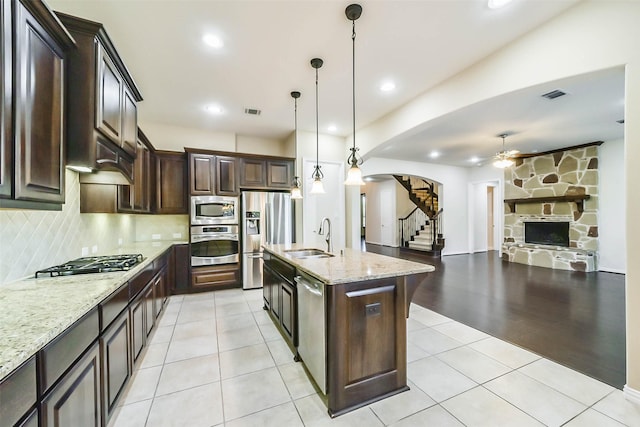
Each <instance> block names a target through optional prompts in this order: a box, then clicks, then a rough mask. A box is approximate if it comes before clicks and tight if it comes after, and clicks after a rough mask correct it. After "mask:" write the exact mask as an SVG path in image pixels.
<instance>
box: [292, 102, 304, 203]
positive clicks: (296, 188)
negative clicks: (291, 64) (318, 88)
mask: <svg viewBox="0 0 640 427" xmlns="http://www.w3.org/2000/svg"><path fill="white" fill-rule="evenodd" d="M291 97H292V98H293V105H294V108H293V111H294V113H293V117H294V119H293V120H294V131H293V139H294V142H293V143H294V152H295V154H294V157H295V160H294V162H295V163H294V167H293V169H294V171H293V174H294V177H293V182H292V183H291V198H292V199H302V190H301V189H300V187H301V186H302V183H301V182H300V178H298V98H300V92H298V91H293V92H291Z"/></svg>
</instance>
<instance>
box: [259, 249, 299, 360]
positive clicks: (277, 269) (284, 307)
mask: <svg viewBox="0 0 640 427" xmlns="http://www.w3.org/2000/svg"><path fill="white" fill-rule="evenodd" d="M262 272H263V274H262V280H263V297H264V300H265V307H267V308H268V310H269V312H270V313H271V316H272V317H273V318H274V321H275V322H276V324H277V325H278V326H279V327H280V331H281V332H282V334H283V336H284V337H285V339H286V340H287V342H288V344H289V346H290V347H291V348H294V347H296V346H297V345H298V317H297V316H298V303H297V301H298V297H297V290H296V285H295V284H294V282H293V276H294V274H295V270H294V269H291V268H289V266H287V265H286V264H284V263H282V262H281V261H278V260H277V259H275V258H272V257H271V256H270V255H269V254H266V253H265V258H264V264H263V267H262ZM282 273H283V274H282Z"/></svg>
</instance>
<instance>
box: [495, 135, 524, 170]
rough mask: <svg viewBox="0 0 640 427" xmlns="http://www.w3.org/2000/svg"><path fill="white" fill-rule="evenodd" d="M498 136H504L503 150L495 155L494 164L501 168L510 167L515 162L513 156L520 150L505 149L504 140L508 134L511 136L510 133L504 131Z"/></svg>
mask: <svg viewBox="0 0 640 427" xmlns="http://www.w3.org/2000/svg"><path fill="white" fill-rule="evenodd" d="M498 136H499V137H500V138H502V151H500V152H499V153H496V156H495V157H494V160H493V166H495V167H497V168H500V169H505V168H510V167H511V166H513V165H514V164H515V162H514V161H513V159H512V157H513V156H514V155H516V154H518V153H519V152H520V151H518V150H510V151H506V150H505V149H504V140H505V138H506V137H507V136H509V134H506V133H503V134H500V135H498Z"/></svg>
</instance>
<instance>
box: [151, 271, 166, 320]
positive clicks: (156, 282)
mask: <svg viewBox="0 0 640 427" xmlns="http://www.w3.org/2000/svg"><path fill="white" fill-rule="evenodd" d="M166 288H167V268H166V267H165V268H164V269H163V270H162V271H161V272H160V273H158V276H156V278H155V279H153V296H154V298H153V313H154V315H155V317H158V316H160V313H161V312H162V307H163V306H164V302H165V300H166V295H167V289H166Z"/></svg>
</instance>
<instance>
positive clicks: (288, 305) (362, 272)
mask: <svg viewBox="0 0 640 427" xmlns="http://www.w3.org/2000/svg"><path fill="white" fill-rule="evenodd" d="M303 249H308V248H304V247H302V246H301V245H296V244H293V245H265V246H264V250H265V256H264V259H265V260H264V284H265V286H264V288H263V289H264V296H265V298H264V299H265V309H268V310H269V312H270V314H271V317H272V319H273V320H274V322H275V323H276V325H277V326H279V327H280V330H281V332H282V333H283V335H284V336H285V338H286V339H287V341H288V343H289V345H290V347H291V348H292V351H294V353H296V359H298V360H302V362H303V363H304V364H305V367H306V368H307V371H308V372H309V373H310V374H311V376H312V377H313V378H314V380H315V383H316V385H317V386H318V389H319V390H320V391H321V392H322V393H323V394H324V396H325V398H326V404H327V407H328V411H329V414H330V415H331V416H338V415H341V414H343V413H346V412H349V411H351V410H354V409H356V408H359V407H361V406H364V405H367V404H369V403H372V402H374V401H376V400H380V399H384V398H386V397H389V396H392V395H394V394H397V393H400V392H403V391H406V390H408V389H409V388H408V386H407V356H406V348H407V345H406V318H407V317H408V316H409V306H410V303H411V298H412V296H413V293H414V292H415V290H416V288H417V287H418V286H419V285H420V284H421V283H423V282H424V280H426V278H427V275H428V273H429V272H431V271H434V269H435V268H434V267H433V266H431V265H428V264H420V263H415V262H411V261H406V260H402V259H397V258H391V257H387V256H383V255H378V254H371V253H367V252H360V251H357V250H352V249H344V250H343V251H340V253H336V254H331V255H332V256H327V254H317V255H310V256H299V253H298V254H296V252H295V251H301V250H303ZM316 252H322V251H319V250H316ZM294 282H295V283H294ZM307 295H311V297H308V296H307ZM314 296H315V301H316V302H315V303H311V304H310V303H308V302H307V301H310V298H311V301H314V300H313V298H314ZM310 313H313V314H310ZM323 356H324V357H323Z"/></svg>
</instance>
